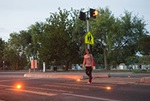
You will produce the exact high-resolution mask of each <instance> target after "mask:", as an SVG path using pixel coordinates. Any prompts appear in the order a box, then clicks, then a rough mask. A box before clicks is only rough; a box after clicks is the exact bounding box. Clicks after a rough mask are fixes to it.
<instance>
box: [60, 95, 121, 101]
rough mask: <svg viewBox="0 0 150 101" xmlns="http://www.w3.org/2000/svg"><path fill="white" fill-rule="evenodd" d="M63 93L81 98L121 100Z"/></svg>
mask: <svg viewBox="0 0 150 101" xmlns="http://www.w3.org/2000/svg"><path fill="white" fill-rule="evenodd" d="M63 95H67V96H68V95H69V96H74V97H81V98H87V99H93V100H101V101H120V100H113V99H107V98H100V97H93V96H85V95H77V94H69V93H63Z"/></svg>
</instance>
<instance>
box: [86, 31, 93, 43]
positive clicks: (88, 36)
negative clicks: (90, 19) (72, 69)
mask: <svg viewBox="0 0 150 101" xmlns="http://www.w3.org/2000/svg"><path fill="white" fill-rule="evenodd" d="M84 40H85V44H94V37H93V35H92V34H91V33H90V32H88V33H87V34H86V35H85V39H84Z"/></svg>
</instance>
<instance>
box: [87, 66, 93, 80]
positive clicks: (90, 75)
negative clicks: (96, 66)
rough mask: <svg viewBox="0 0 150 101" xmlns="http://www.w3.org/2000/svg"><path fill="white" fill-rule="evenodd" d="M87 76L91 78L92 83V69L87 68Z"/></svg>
mask: <svg viewBox="0 0 150 101" xmlns="http://www.w3.org/2000/svg"><path fill="white" fill-rule="evenodd" d="M86 74H87V76H88V77H89V82H90V83H91V82H92V67H86Z"/></svg>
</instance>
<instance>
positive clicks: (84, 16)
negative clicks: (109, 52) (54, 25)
mask: <svg viewBox="0 0 150 101" xmlns="http://www.w3.org/2000/svg"><path fill="white" fill-rule="evenodd" d="M79 19H80V20H83V21H86V14H85V12H81V11H80V15H79Z"/></svg>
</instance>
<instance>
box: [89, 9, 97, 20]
mask: <svg viewBox="0 0 150 101" xmlns="http://www.w3.org/2000/svg"><path fill="white" fill-rule="evenodd" d="M97 15H98V10H96V9H92V8H90V17H91V18H96V16H97Z"/></svg>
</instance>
